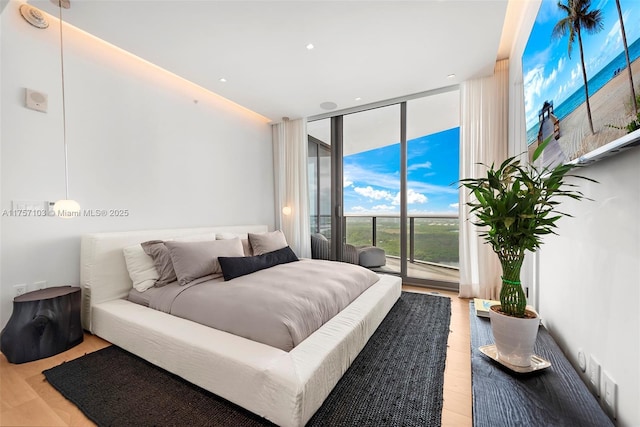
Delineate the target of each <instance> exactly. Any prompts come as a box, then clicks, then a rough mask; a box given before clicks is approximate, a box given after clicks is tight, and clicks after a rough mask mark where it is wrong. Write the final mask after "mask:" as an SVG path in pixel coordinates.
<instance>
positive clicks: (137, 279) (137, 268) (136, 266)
mask: <svg viewBox="0 0 640 427" xmlns="http://www.w3.org/2000/svg"><path fill="white" fill-rule="evenodd" d="M215 238H216V235H215V233H207V234H195V235H191V236H186V237H180V238H177V239H175V240H176V241H178V242H199V241H203V240H213V239H215ZM122 252H123V254H124V261H125V263H126V264H127V270H128V271H129V277H130V278H131V281H132V282H133V288H134V289H135V290H136V291H138V292H144V291H146V290H147V289H149V288H152V287H153V285H154V284H155V283H156V281H157V280H158V278H160V275H159V274H158V270H156V267H155V264H154V263H153V258H151V257H150V256H149V255H147V254H146V253H145V252H144V249H142V246H141V245H133V246H128V247H126V248H123V249H122Z"/></svg>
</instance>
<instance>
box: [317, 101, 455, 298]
mask: <svg viewBox="0 0 640 427" xmlns="http://www.w3.org/2000/svg"><path fill="white" fill-rule="evenodd" d="M308 132H309V153H310V154H309V157H310V160H309V166H310V167H309V173H310V179H309V183H310V187H311V188H310V196H311V198H312V199H314V201H312V202H311V212H312V214H311V215H312V221H311V222H312V232H318V231H320V229H321V228H322V226H320V224H321V223H323V222H322V221H323V220H322V215H321V212H326V213H327V215H328V218H326V219H325V220H324V230H323V231H322V232H323V233H324V234H325V235H327V237H333V238H338V239H339V240H341V242H342V243H343V245H351V246H355V247H363V246H377V247H379V248H382V249H383V250H384V252H385V255H386V264H385V266H383V267H381V268H379V269H377V270H379V271H383V272H388V273H392V274H400V275H402V276H403V279H405V281H406V282H409V283H416V284H424V285H429V286H436V287H441V288H450V289H456V288H457V285H458V277H459V275H458V205H457V203H458V188H457V184H456V181H457V180H458V170H459V168H458V156H459V92H458V90H445V91H438V92H437V93H435V92H434V93H431V94H428V96H424V97H413V98H412V99H407V100H403V101H399V102H396V103H389V104H388V105H384V106H380V107H377V108H369V109H366V110H363V111H355V112H348V114H347V113H345V114H342V115H339V116H334V117H332V118H322V119H321V120H316V121H310V122H309V126H308ZM322 150H324V151H322ZM321 153H323V154H321ZM328 154H329V155H330V156H331V157H327V155H328ZM323 155H324V160H325V163H324V165H325V168H328V169H330V170H326V169H325V172H324V176H325V182H324V187H323V185H322V183H321V179H320V178H319V177H320V175H321V174H320V173H319V171H320V168H321V166H320V163H321V159H322V158H323ZM327 165H330V166H327ZM312 169H313V170H312ZM336 171H338V173H336ZM312 175H313V177H312ZM329 176H330V177H332V182H331V193H332V194H333V199H332V198H331V197H330V196H327V197H325V198H324V199H323V200H324V203H325V205H326V207H325V209H324V210H322V208H321V207H320V206H318V205H319V204H320V203H321V202H320V199H322V197H319V194H320V193H321V192H322V191H323V189H322V187H323V188H324V191H325V192H326V191H327V182H326V179H327V178H326V177H329ZM337 180H340V181H341V182H340V183H338V182H336V181H337ZM336 194H337V195H339V197H336ZM314 215H315V216H316V218H314ZM330 218H332V219H333V222H331V220H330ZM314 224H316V225H315V227H314ZM332 225H333V228H332V232H331V233H328V229H329V228H331V226H332ZM341 248H344V246H342V247H341ZM341 248H339V247H337V246H333V250H334V252H336V251H341V250H342V249H341ZM334 255H335V254H334ZM339 258H340V257H334V258H333V259H339ZM343 259H344V257H343Z"/></svg>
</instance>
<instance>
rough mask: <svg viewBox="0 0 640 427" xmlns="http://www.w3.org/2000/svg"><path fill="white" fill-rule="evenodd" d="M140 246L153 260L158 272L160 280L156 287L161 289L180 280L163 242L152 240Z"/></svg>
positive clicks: (157, 281)
mask: <svg viewBox="0 0 640 427" xmlns="http://www.w3.org/2000/svg"><path fill="white" fill-rule="evenodd" d="M140 245H141V246H142V249H144V253H146V254H147V255H149V256H150V257H151V259H153V265H154V266H155V267H156V270H157V271H158V280H156V283H155V285H154V286H156V287H158V288H159V287H162V286H164V285H167V284H169V283H171V282H175V281H176V280H178V278H177V277H176V271H175V270H174V269H173V263H172V262H171V254H170V253H169V249H168V248H167V247H166V246H165V245H164V242H163V241H162V240H150V241H148V242H144V243H141V244H140Z"/></svg>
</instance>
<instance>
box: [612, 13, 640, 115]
mask: <svg viewBox="0 0 640 427" xmlns="http://www.w3.org/2000/svg"><path fill="white" fill-rule="evenodd" d="M616 7H617V8H618V19H619V20H620V32H621V33H622V44H623V46H624V56H625V59H626V60H627V72H628V73H629V84H630V85H631V105H632V106H633V112H634V114H635V115H638V102H637V101H636V90H635V88H634V87H633V73H632V72H631V61H630V60H629V46H628V45H627V33H626V31H625V30H624V20H623V19H622V8H621V7H620V0H616Z"/></svg>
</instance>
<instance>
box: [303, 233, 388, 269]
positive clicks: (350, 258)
mask: <svg viewBox="0 0 640 427" xmlns="http://www.w3.org/2000/svg"><path fill="white" fill-rule="evenodd" d="M330 248H331V244H330V242H329V240H328V239H327V238H326V237H325V236H324V235H323V234H320V233H313V234H311V258H313V259H327V260H328V259H329V252H330ZM343 255H344V261H345V262H349V263H351V264H358V265H361V266H363V267H366V268H374V267H382V266H383V265H385V264H386V263H387V261H386V260H387V258H386V254H385V252H384V249H382V248H378V247H376V246H358V247H355V246H353V245H350V244H348V243H345V245H344V250H343Z"/></svg>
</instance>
